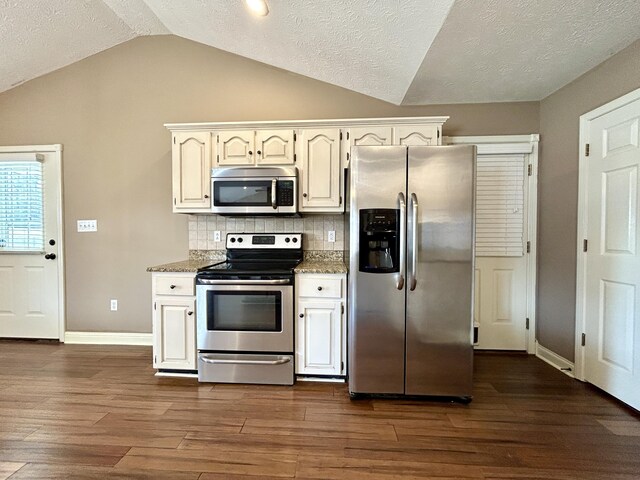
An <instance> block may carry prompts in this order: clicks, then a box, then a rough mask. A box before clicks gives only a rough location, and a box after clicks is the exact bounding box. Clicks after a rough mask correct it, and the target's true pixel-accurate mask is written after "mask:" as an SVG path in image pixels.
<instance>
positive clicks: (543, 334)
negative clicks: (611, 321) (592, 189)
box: [537, 41, 640, 360]
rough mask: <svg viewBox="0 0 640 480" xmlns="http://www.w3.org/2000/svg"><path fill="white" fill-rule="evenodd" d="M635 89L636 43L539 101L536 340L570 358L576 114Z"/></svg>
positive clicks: (639, 81) (639, 71) (639, 72)
mask: <svg viewBox="0 0 640 480" xmlns="http://www.w3.org/2000/svg"><path fill="white" fill-rule="evenodd" d="M638 87H640V41H637V42H635V43H634V44H632V45H631V46H629V47H627V48H626V49H625V50H623V51H622V52H620V53H618V54H617V55H615V56H613V57H611V58H610V59H609V60H607V61H606V62H604V63H602V64H600V65H599V66H597V67H596V68H594V69H593V70H591V71H589V72H588V73H586V74H585V75H583V76H582V77H580V78H578V79H577V80H575V81H574V82H572V83H570V84H569V85H567V86H565V87H564V88H562V89H560V90H558V91H557V92H556V93H554V94H553V95H550V96H549V97H547V98H545V99H544V100H542V102H541V104H540V134H541V135H540V137H541V142H540V143H541V145H540V156H541V159H542V160H541V163H540V175H539V182H540V186H539V199H540V200H539V210H538V211H539V220H538V222H539V227H538V232H539V233H538V235H539V243H538V275H539V276H538V318H537V328H538V332H537V337H538V340H539V342H540V343H541V344H542V345H543V346H545V347H547V348H549V349H551V350H552V351H554V352H556V353H557V354H559V355H562V356H563V357H565V358H567V359H568V360H573V358H574V344H575V341H574V338H575V337H574V332H575V287H576V281H575V280H576V249H577V243H576V240H577V239H576V234H577V212H578V122H579V117H580V115H582V114H584V113H586V112H588V111H590V110H593V109H594V108H596V107H598V106H600V105H602V104H604V103H607V102H609V101H610V100H613V99H615V98H617V97H619V96H621V95H623V94H625V93H628V92H630V91H631V90H634V89H636V88H638Z"/></svg>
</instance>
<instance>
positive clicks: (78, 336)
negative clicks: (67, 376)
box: [64, 332, 153, 346]
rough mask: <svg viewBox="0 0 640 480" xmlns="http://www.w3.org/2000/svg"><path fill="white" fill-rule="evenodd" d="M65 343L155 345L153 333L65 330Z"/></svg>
mask: <svg viewBox="0 0 640 480" xmlns="http://www.w3.org/2000/svg"><path fill="white" fill-rule="evenodd" d="M64 343H74V344H86V345H145V346H150V345H153V337H152V334H151V333H120V332H65V334H64Z"/></svg>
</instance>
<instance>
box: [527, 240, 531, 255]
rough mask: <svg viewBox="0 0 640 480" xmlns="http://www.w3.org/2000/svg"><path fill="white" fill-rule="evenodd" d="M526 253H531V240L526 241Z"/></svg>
mask: <svg viewBox="0 0 640 480" xmlns="http://www.w3.org/2000/svg"><path fill="white" fill-rule="evenodd" d="M527 253H531V242H529V241H527Z"/></svg>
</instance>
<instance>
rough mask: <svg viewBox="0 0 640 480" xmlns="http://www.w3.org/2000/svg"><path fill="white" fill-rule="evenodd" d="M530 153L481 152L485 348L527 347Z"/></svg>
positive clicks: (479, 285) (480, 310)
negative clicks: (527, 245) (526, 255)
mask: <svg viewBox="0 0 640 480" xmlns="http://www.w3.org/2000/svg"><path fill="white" fill-rule="evenodd" d="M526 165H527V162H526V155H478V160H477V167H476V168H477V170H476V272H475V275H476V278H475V280H476V281H475V313H474V320H475V323H476V326H478V344H477V348H479V349H490V350H526V339H527V337H526V311H527V310H526V298H527V297H526V280H527V278H526V274H527V264H526V257H525V248H526V241H525V239H526V218H527V215H526V205H525V199H526V182H525V179H526V178H527V177H526V174H527V173H526Z"/></svg>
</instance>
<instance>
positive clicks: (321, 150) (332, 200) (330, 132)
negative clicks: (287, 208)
mask: <svg viewBox="0 0 640 480" xmlns="http://www.w3.org/2000/svg"><path fill="white" fill-rule="evenodd" d="M340 143H341V142H340V129H339V128H309V129H303V130H300V137H299V142H298V148H299V151H300V152H301V157H302V169H301V170H300V171H299V176H300V178H299V185H300V188H299V192H298V194H299V196H300V198H299V201H298V205H299V210H300V212H303V213H304V212H343V211H344V202H343V191H342V190H343V182H342V166H341V162H340Z"/></svg>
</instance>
